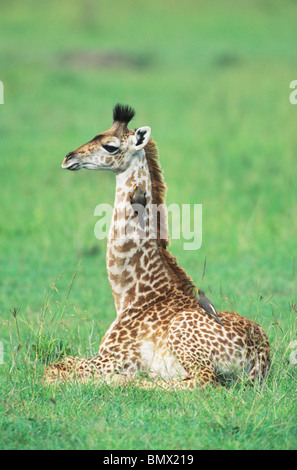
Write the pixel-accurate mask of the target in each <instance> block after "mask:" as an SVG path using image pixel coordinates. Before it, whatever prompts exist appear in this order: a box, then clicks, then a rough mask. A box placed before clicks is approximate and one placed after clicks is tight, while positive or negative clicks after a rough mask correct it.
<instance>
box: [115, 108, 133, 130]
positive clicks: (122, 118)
mask: <svg viewBox="0 0 297 470" xmlns="http://www.w3.org/2000/svg"><path fill="white" fill-rule="evenodd" d="M134 116H135V111H134V109H133V108H131V107H130V106H127V105H126V106H123V105H121V104H116V105H115V107H114V108H113V120H114V122H115V121H117V122H123V123H124V124H126V125H127V124H128V123H129V122H130V121H131V119H133V118H134Z"/></svg>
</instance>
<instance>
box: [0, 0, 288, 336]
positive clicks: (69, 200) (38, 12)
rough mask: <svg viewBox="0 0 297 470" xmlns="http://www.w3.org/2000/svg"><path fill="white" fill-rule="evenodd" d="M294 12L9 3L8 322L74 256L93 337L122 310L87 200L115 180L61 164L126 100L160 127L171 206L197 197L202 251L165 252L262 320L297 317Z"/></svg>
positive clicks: (187, 5) (4, 117) (2, 244)
mask: <svg viewBox="0 0 297 470" xmlns="http://www.w3.org/2000/svg"><path fill="white" fill-rule="evenodd" d="M296 14H297V4H296V2H295V1H292V0H286V1H283V2H278V1H266V0H265V1H264V0H263V1H252V0H249V1H242V2H237V1H235V0H234V1H231V0H228V1H225V2H219V1H215V2H204V1H196V0H195V1H194V0H192V1H191V0H184V1H182V2H181V1H169V0H165V1H162V2H157V1H154V0H151V1H149V2H147V1H142V0H140V1H137V2H136V1H131V0H127V1H125V2H122V1H119V0H115V1H113V2H108V1H92V0H87V1H84V2H78V1H67V0H66V1H65V0H64V1H51V2H47V3H45V2H38V1H33V0H31V1H30V0H29V1H26V2H24V1H20V0H15V1H13V2H3V1H2V2H1V16H0V51H1V54H0V61H1V62H0V71H1V75H0V79H1V80H2V82H3V83H4V92H5V103H4V104H3V105H1V106H0V113H1V114H0V123H1V124H0V125H1V127H0V138H1V159H0V165H1V171H0V188H1V189H0V190H1V219H0V234H1V241H0V250H1V262H0V270H1V272H0V275H1V278H0V279H1V292H0V314H1V319H3V318H6V316H9V315H10V314H9V309H11V308H13V307H20V309H21V312H22V315H23V316H24V317H25V318H27V319H29V318H31V317H32V318H33V317H34V316H36V315H38V313H39V312H40V308H41V306H42V302H43V297H44V293H45V291H46V290H47V289H48V287H49V285H50V284H51V283H53V282H56V280H57V279H58V278H59V280H58V281H57V283H56V287H57V289H58V290H59V292H60V293H61V294H63V293H64V292H65V291H66V288H67V286H68V285H69V282H70V280H71V278H72V275H73V273H74V271H75V269H76V267H77V265H78V262H79V261H80V260H81V264H80V267H79V270H78V274H77V277H76V280H75V284H74V286H73V288H72V292H71V301H72V302H73V305H75V307H76V309H77V312H78V313H77V315H78V316H79V315H80V314H81V313H82V312H84V313H83V315H86V316H87V318H89V319H90V320H91V319H95V321H96V328H98V338H99V337H100V334H101V333H100V332H101V328H102V331H104V330H105V328H106V327H107V325H108V324H109V323H110V322H111V320H112V319H113V317H114V306H113V299H112V295H111V292H110V290H109V285H108V281H107V276H106V271H105V247H106V242H105V241H103V242H102V241H99V240H97V239H96V238H95V236H94V225H95V223H96V221H97V218H96V217H94V208H95V206H96V205H97V204H99V203H101V202H105V203H110V204H113V199H114V190H115V179H114V175H112V174H109V173H98V172H88V171H81V172H77V173H70V172H65V171H62V170H61V168H60V165H61V162H62V159H63V157H64V155H65V154H66V153H67V152H69V151H70V150H73V149H74V148H76V147H78V146H79V145H81V144H83V143H85V142H86V141H88V140H90V139H91V138H92V137H93V136H94V135H95V134H97V133H98V132H101V131H103V130H106V129H107V128H109V127H110V125H111V121H112V108H113V106H114V104H115V103H117V102H120V103H123V104H129V105H130V106H132V107H134V108H135V109H136V112H137V114H136V118H135V120H134V121H133V124H132V125H133V126H135V127H136V126H142V125H149V126H151V128H152V135H153V138H154V139H155V141H156V142H157V144H158V147H159V151H160V157H161V163H162V167H163V169H164V174H165V179H166V183H167V186H168V196H167V203H168V204H171V203H173V202H174V203H178V204H183V203H191V204H194V203H200V204H203V244H202V248H201V249H200V250H199V251H195V252H193V251H184V250H183V243H184V241H185V240H173V241H172V245H171V248H170V249H171V251H172V252H173V253H174V255H176V256H177V259H178V261H179V262H180V264H181V265H182V266H183V267H184V268H185V269H186V270H187V272H188V273H189V274H190V275H191V276H192V277H193V279H194V281H195V282H196V283H197V285H198V286H199V287H203V288H204V289H205V290H206V291H207V292H208V293H209V294H210V295H211V297H212V299H213V301H214V302H215V304H216V305H217V307H218V308H219V309H231V308H232V309H233V308H235V309H236V310H237V311H238V312H239V313H241V314H243V315H247V316H249V317H251V318H255V317H256V316H257V315H260V319H259V321H260V322H261V323H263V324H264V326H265V327H266V328H267V327H268V328H269V325H270V322H271V320H272V316H273V315H274V314H276V315H277V316H278V320H280V317H281V319H282V321H284V322H286V318H287V317H288V316H290V313H294V314H295V312H294V309H293V308H292V304H293V305H294V303H296V272H295V259H296V229H297V217H296V213H297V193H296V170H297V158H296V154H297V139H296V119H297V106H294V105H292V104H291V103H290V101H289V95H290V92H291V91H292V90H290V88H289V84H290V82H291V81H292V80H294V79H296V78H297V75H296V74H297V72H296V65H297V48H296V40H297V28H296ZM260 299H262V300H261V301H260ZM261 302H262V303H261ZM99 330H100V331H99ZM3 334H4V335H5V333H4V332H3V333H1V335H3Z"/></svg>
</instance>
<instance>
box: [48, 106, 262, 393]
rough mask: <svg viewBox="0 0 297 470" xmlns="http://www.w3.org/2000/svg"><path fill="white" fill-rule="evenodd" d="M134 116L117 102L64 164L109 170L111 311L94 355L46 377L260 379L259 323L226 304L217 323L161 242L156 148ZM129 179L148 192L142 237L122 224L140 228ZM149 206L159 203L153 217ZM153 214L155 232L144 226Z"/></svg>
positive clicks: (183, 383) (71, 360)
mask: <svg viewBox="0 0 297 470" xmlns="http://www.w3.org/2000/svg"><path fill="white" fill-rule="evenodd" d="M134 116H135V112H134V110H133V109H132V108H130V107H129V106H121V105H116V106H115V108H114V112H113V118H114V119H113V123H112V126H111V127H110V129H108V130H107V131H104V132H102V133H100V134H98V135H96V136H95V137H94V138H93V139H92V140H91V141H89V142H88V143H86V144H84V145H82V146H81V147H78V148H77V149H76V150H74V151H72V152H70V153H69V154H67V155H66V157H65V158H64V160H63V163H62V168H65V169H68V170H79V169H81V168H86V169H93V170H109V171H112V172H113V173H114V174H115V175H116V194H115V202H114V210H113V216H112V221H111V226H110V231H109V237H108V241H107V251H106V265H107V274H108V279H109V283H110V287H111V290H112V294H113V298H114V303H115V308H116V318H115V320H114V321H113V323H112V324H111V326H110V327H109V329H108V331H107V332H106V334H105V335H104V337H103V339H102V341H101V343H100V346H99V351H98V355H97V356H96V357H92V358H87V359H86V358H78V357H67V358H65V359H64V360H63V361H62V362H60V363H55V364H51V365H50V366H49V367H48V368H47V370H46V372H45V379H46V382H48V383H50V382H52V381H55V380H57V379H58V378H60V379H65V380H67V379H77V380H82V381H84V380H90V379H95V380H97V379H100V380H101V379H104V380H107V381H111V382H114V383H126V382H127V381H131V380H135V378H136V377H137V376H138V373H139V372H145V373H146V375H147V377H148V378H149V379H150V380H146V381H140V382H138V381H137V382H136V383H137V384H139V383H140V384H141V386H143V387H148V388H151V387H154V386H160V387H162V388H165V389H171V388H193V387H195V386H196V385H205V384H207V383H212V384H217V383H219V378H220V376H221V374H224V376H230V375H232V374H234V373H236V371H241V372H243V373H245V374H246V376H247V379H249V380H251V381H256V380H262V379H263V378H264V377H265V375H266V373H267V371H268V369H269V362H270V359H269V356H270V347H269V342H268V338H267V335H266V333H265V331H264V330H263V328H262V327H261V326H259V325H258V324H256V323H254V322H253V321H251V320H249V319H248V318H245V317H243V316H241V315H239V314H237V313H235V312H227V311H224V312H220V311H219V312H218V315H219V318H220V319H221V320H222V324H223V325H220V324H218V323H217V322H216V320H215V319H214V318H213V317H212V316H211V315H208V314H207V313H206V312H205V310H204V309H202V308H201V307H200V306H199V304H198V300H197V297H196V293H195V285H194V283H193V281H192V279H191V278H190V276H188V275H187V274H186V272H185V271H184V270H183V268H181V267H180V266H179V265H178V263H177V261H176V259H175V258H174V257H173V256H172V255H171V253H170V252H169V251H168V249H167V247H168V226H167V218H166V207H165V194H166V186H165V182H164V178H163V173H162V171H161V167H160V162H159V155H158V149H157V146H156V144H155V143H154V142H153V140H152V139H151V129H150V127H148V126H143V127H140V128H138V129H136V130H131V129H129V128H128V123H129V122H130V120H131V119H132V118H133V117H134ZM133 185H136V186H138V187H140V188H141V190H142V192H143V194H144V193H145V205H143V206H142V207H143V211H142V214H141V219H142V221H141V224H142V226H143V227H142V230H143V231H144V236H143V237H133V236H132V237H131V236H130V235H131V233H126V232H125V230H123V229H124V228H125V227H127V225H129V226H130V227H131V228H135V229H138V228H139V220H138V217H135V212H134V210H133V207H132V205H131V188H133ZM153 205H156V206H157V207H158V208H160V211H161V214H159V216H158V215H157V217H156V215H154V214H155V212H154V211H152V210H151V208H152V206H153ZM162 211H163V213H162ZM152 217H156V220H155V221H154V224H153V225H154V227H155V236H154V237H150V236H149V235H150V234H149V229H148V228H149V226H150V224H151V222H152V221H151V218H152ZM136 232H137V230H136ZM114 233H123V236H122V237H114V236H113V234H114Z"/></svg>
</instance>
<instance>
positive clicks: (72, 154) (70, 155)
mask: <svg viewBox="0 0 297 470" xmlns="http://www.w3.org/2000/svg"><path fill="white" fill-rule="evenodd" d="M74 155H75V153H74V152H69V153H67V155H66V157H65V158H66V160H70V158H72V157H73V156H74Z"/></svg>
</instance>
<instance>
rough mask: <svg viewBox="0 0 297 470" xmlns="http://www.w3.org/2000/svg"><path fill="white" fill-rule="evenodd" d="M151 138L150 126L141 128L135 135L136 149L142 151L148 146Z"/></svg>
mask: <svg viewBox="0 0 297 470" xmlns="http://www.w3.org/2000/svg"><path fill="white" fill-rule="evenodd" d="M150 137H151V128H150V127H148V126H144V127H139V128H138V129H136V131H135V135H134V148H135V150H141V149H143V147H145V146H146V144H147V143H148V141H149V140H150Z"/></svg>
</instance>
